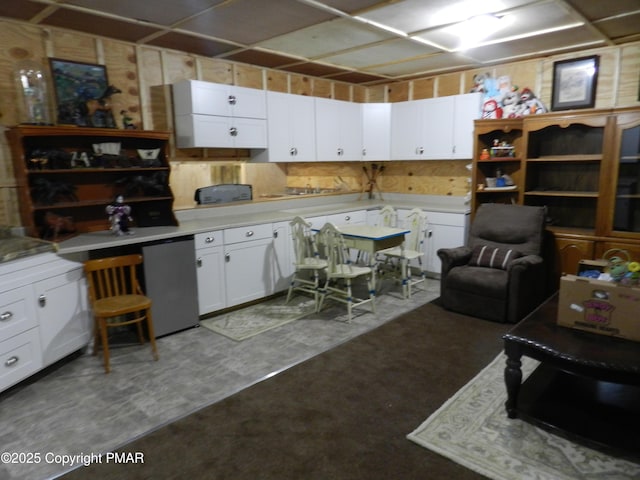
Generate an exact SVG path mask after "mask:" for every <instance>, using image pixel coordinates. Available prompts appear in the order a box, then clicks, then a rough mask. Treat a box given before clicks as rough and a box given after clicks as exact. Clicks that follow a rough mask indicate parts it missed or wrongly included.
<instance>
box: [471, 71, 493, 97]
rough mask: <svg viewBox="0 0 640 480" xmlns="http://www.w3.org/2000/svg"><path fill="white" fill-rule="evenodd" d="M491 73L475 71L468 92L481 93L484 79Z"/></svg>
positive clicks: (483, 89) (483, 91)
mask: <svg viewBox="0 0 640 480" xmlns="http://www.w3.org/2000/svg"><path fill="white" fill-rule="evenodd" d="M490 77H491V74H489V73H488V72H487V73H476V74H475V75H474V76H473V87H471V90H469V93H474V92H481V93H485V92H486V90H485V87H484V81H485V80H486V79H487V78H490Z"/></svg>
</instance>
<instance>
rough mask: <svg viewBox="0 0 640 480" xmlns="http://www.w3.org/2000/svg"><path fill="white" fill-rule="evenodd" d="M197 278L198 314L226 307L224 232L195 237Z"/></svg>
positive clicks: (202, 234) (200, 234) (201, 234)
mask: <svg viewBox="0 0 640 480" xmlns="http://www.w3.org/2000/svg"><path fill="white" fill-rule="evenodd" d="M194 238H195V245H196V277H197V279H198V313H199V314H200V315H206V314H207V313H211V312H215V311H216V310H222V309H223V308H225V307H226V293H225V286H226V282H225V272H224V266H225V265H224V246H223V232H222V231H215V232H207V233H199V234H197V235H195V237H194Z"/></svg>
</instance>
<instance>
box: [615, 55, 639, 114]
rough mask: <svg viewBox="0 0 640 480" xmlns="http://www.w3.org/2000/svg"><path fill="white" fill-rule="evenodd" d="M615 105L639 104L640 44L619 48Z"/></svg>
mask: <svg viewBox="0 0 640 480" xmlns="http://www.w3.org/2000/svg"><path fill="white" fill-rule="evenodd" d="M620 50H621V51H620V71H619V75H618V79H619V80H618V98H617V99H616V105H617V106H621V105H624V106H633V105H636V106H638V105H640V44H633V45H629V46H623V47H621V49H620Z"/></svg>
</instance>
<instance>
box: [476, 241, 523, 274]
mask: <svg viewBox="0 0 640 480" xmlns="http://www.w3.org/2000/svg"><path fill="white" fill-rule="evenodd" d="M521 256H522V254H521V253H520V252H518V251H517V250H512V249H506V248H497V247H489V246H487V245H476V246H475V247H473V252H472V253H471V260H469V265H472V266H476V267H490V268H500V269H502V270H506V269H507V267H508V266H509V264H510V263H511V262H512V261H513V260H515V259H516V258H518V257H521Z"/></svg>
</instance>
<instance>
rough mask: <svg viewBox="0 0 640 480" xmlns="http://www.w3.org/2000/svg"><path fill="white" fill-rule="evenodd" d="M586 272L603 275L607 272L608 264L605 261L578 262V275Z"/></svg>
mask: <svg viewBox="0 0 640 480" xmlns="http://www.w3.org/2000/svg"><path fill="white" fill-rule="evenodd" d="M587 270H596V271H598V272H600V273H604V272H606V271H608V270H609V262H608V261H607V260H580V261H579V262H578V275H579V274H580V273H582V272H584V271H587Z"/></svg>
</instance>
